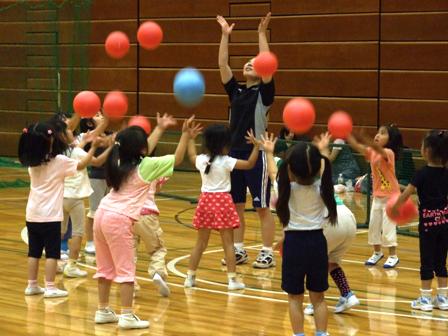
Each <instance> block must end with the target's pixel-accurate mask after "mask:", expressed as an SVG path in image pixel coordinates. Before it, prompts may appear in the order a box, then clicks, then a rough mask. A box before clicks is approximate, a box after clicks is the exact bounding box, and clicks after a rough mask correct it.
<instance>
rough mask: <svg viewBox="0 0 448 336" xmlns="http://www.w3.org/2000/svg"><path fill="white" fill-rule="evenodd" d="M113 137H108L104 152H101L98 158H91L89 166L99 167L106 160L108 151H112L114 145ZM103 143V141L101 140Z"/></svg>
mask: <svg viewBox="0 0 448 336" xmlns="http://www.w3.org/2000/svg"><path fill="white" fill-rule="evenodd" d="M115 135H116V134H113V136H110V138H108V139H106V141H107V142H108V146H107V148H106V150H105V151H104V152H102V153H101V154H100V155H99V156H94V157H92V161H91V162H90V164H91V165H92V166H94V167H101V166H102V165H103V164H104V163H105V162H106V160H107V157H108V156H109V153H110V151H111V150H112V148H113V146H114V143H115ZM103 142H104V139H103Z"/></svg>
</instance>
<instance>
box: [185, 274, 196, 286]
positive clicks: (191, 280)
mask: <svg viewBox="0 0 448 336" xmlns="http://www.w3.org/2000/svg"><path fill="white" fill-rule="evenodd" d="M184 287H185V288H191V287H196V277H195V276H192V277H190V276H188V275H187V277H186V278H185V281H184Z"/></svg>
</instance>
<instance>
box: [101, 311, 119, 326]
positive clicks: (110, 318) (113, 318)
mask: <svg viewBox="0 0 448 336" xmlns="http://www.w3.org/2000/svg"><path fill="white" fill-rule="evenodd" d="M117 321H118V316H117V315H116V314H115V312H114V311H113V310H112V309H110V308H107V309H99V310H97V311H96V312H95V323H98V324H102V323H113V322H117Z"/></svg>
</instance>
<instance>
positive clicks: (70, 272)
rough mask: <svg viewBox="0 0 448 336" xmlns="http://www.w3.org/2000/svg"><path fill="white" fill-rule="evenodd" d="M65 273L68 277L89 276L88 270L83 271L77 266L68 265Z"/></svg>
mask: <svg viewBox="0 0 448 336" xmlns="http://www.w3.org/2000/svg"><path fill="white" fill-rule="evenodd" d="M64 275H65V276H66V277H67V278H83V277H86V276H87V272H86V271H83V270H80V269H79V268H78V267H76V266H70V265H67V266H65V268H64Z"/></svg>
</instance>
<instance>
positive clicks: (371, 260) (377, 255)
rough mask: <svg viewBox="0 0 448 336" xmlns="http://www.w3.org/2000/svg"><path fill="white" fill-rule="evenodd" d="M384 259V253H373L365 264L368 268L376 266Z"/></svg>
mask: <svg viewBox="0 0 448 336" xmlns="http://www.w3.org/2000/svg"><path fill="white" fill-rule="evenodd" d="M383 257H384V254H383V253H382V252H380V253H375V252H373V254H372V256H371V257H370V258H369V259H367V260H366V262H365V263H364V264H365V265H366V266H373V265H376V264H377V263H378V261H380V260H381V259H382V258H383Z"/></svg>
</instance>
